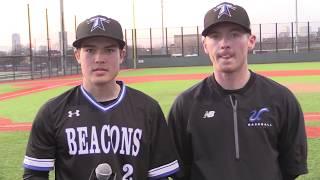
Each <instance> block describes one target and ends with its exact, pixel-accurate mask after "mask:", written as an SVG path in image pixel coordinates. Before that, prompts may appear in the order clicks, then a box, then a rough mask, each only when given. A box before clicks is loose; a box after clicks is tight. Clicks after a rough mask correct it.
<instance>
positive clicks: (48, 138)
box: [23, 15, 179, 180]
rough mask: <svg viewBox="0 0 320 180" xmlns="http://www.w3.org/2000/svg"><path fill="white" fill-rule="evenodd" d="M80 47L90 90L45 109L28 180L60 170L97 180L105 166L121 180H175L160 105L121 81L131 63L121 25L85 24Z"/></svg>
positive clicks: (59, 175)
mask: <svg viewBox="0 0 320 180" xmlns="http://www.w3.org/2000/svg"><path fill="white" fill-rule="evenodd" d="M73 46H74V47H75V48H76V49H75V57H76V59H77V61H78V63H79V64H80V65H81V69H82V76H83V77H82V79H83V81H82V84H81V85H79V86H76V87H74V88H72V89H70V90H68V91H66V92H65V93H63V94H61V95H59V96H57V97H55V98H53V99H51V100H50V101H48V102H47V103H46V104H45V105H43V107H42V108H41V109H40V110H39V112H38V114H37V116H36V118H35V120H34V123H33V126H32V130H31V134H30V137H29V142H28V145H27V150H26V155H25V158H24V162H23V164H24V168H25V171H24V175H23V178H24V179H28V180H29V179H30V180H40V179H41V180H42V179H48V172H49V171H50V170H53V169H54V170H55V178H56V179H58V180H65V179H69V180H88V179H95V176H96V172H95V171H101V169H98V168H97V167H98V166H99V165H101V164H108V165H110V167H111V169H112V175H113V177H115V179H117V180H120V179H121V180H125V179H128V180H129V179H139V180H140V179H164V178H165V179H167V178H166V177H168V176H170V175H172V174H174V173H175V172H176V171H178V169H179V164H178V162H177V157H176V153H175V152H176V151H175V149H174V145H173V142H172V138H171V136H170V133H169V129H168V126H167V124H166V121H165V118H164V115H163V112H162V110H161V108H160V106H159V104H158V102H156V101H155V100H154V99H152V98H151V97H149V96H147V95H145V94H144V93H142V92H140V91H137V90H134V89H132V88H130V87H127V86H126V85H125V84H124V83H123V82H122V81H119V80H116V77H117V75H118V72H119V70H120V64H121V62H122V61H123V59H124V56H125V50H124V46H125V42H124V41H123V33H122V28H121V25H120V24H119V22H117V21H116V20H114V19H111V18H108V17H105V16H100V15H98V16H94V17H91V18H89V19H87V20H85V21H83V22H82V23H81V24H79V26H78V28H77V32H76V40H75V41H74V42H73ZM100 167H107V166H100ZM96 168H97V169H96ZM108 171H109V170H108V169H106V170H104V169H102V171H101V172H102V173H103V172H108Z"/></svg>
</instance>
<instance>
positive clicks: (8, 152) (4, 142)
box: [0, 132, 54, 180]
mask: <svg viewBox="0 0 320 180" xmlns="http://www.w3.org/2000/svg"><path fill="white" fill-rule="evenodd" d="M28 138H29V132H0V145H1V146H0V160H1V163H0V169H1V171H0V179H1V180H12V179H22V173H23V167H22V163H23V158H24V155H25V150H26V144H27V142H28ZM51 176H53V174H52V173H51ZM50 179H52V180H53V179H54V177H52V178H50Z"/></svg>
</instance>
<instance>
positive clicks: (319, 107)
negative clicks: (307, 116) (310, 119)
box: [295, 92, 320, 112]
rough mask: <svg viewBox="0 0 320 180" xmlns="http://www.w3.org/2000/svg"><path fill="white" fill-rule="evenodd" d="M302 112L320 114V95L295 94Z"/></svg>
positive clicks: (316, 93) (317, 93)
mask: <svg viewBox="0 0 320 180" xmlns="http://www.w3.org/2000/svg"><path fill="white" fill-rule="evenodd" d="M295 95H296V97H297V99H298V101H299V102H300V105H301V107H302V110H303V111H304V112H320V93H319V92H314V93H296V94H295Z"/></svg>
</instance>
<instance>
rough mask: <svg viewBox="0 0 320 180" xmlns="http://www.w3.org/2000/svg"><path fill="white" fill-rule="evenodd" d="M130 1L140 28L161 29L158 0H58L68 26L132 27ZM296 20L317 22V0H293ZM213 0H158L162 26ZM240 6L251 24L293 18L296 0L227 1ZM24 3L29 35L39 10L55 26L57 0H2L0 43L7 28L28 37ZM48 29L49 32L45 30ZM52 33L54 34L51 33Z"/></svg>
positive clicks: (190, 17) (36, 30) (36, 31)
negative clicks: (106, 21) (100, 22)
mask: <svg viewBox="0 0 320 180" xmlns="http://www.w3.org/2000/svg"><path fill="white" fill-rule="evenodd" d="M133 1H134V2H135V3H134V4H135V25H136V28H137V29H139V28H140V29H141V28H149V27H152V28H161V0H64V14H65V24H66V25H65V26H66V30H67V31H74V16H76V17H77V22H78V23H79V22H80V21H82V20H84V19H86V18H88V17H91V16H94V15H97V14H101V15H105V16H108V17H111V18H114V19H117V20H119V21H120V23H121V24H122V26H123V28H127V29H131V28H132V27H133V19H134V18H133V11H132V10H133ZM297 1H298V19H299V22H307V21H310V22H319V23H320V13H319V7H320V1H319V0H297ZM221 2H224V1H217V0H163V11H164V13H163V20H164V26H165V27H181V26H184V27H191V26H197V25H199V26H202V25H203V17H204V14H205V13H206V12H207V11H208V10H209V9H211V8H212V7H214V6H215V5H217V4H219V3H221ZM228 2H231V3H234V4H237V5H240V6H242V7H244V8H245V9H246V10H247V12H248V14H249V17H250V19H251V23H252V24H259V23H262V24H265V23H275V22H278V23H287V22H295V21H296V18H295V2H296V0H267V1H266V0H229V1H228ZM27 4H29V7H30V15H31V28H32V32H33V33H32V34H33V36H34V37H37V38H38V39H46V38H45V37H46V23H45V9H46V8H47V9H48V17H49V28H50V31H58V30H59V28H60V21H59V16H60V0H8V1H6V3H2V4H1V7H0V13H1V14H0V15H1V16H0V19H1V23H2V27H1V30H0V31H1V32H0V33H1V34H0V40H1V41H0V46H3V45H4V44H7V43H8V42H9V43H11V35H12V33H19V34H22V41H27V39H28V34H27V33H28V24H27V20H28V17H27ZM49 33H51V32H49ZM55 34H57V33H55Z"/></svg>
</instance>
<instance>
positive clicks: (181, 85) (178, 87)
mask: <svg viewBox="0 0 320 180" xmlns="http://www.w3.org/2000/svg"><path fill="white" fill-rule="evenodd" d="M197 82H199V80H190V81H182V80H181V81H160V82H147V83H134V84H129V86H130V87H133V88H136V89H138V90H141V91H143V92H144V93H146V94H148V95H150V96H152V97H153V98H155V99H156V100H157V101H158V102H159V104H160V105H161V107H162V110H163V112H164V114H165V115H167V113H168V111H169V108H170V107H171V104H172V102H173V100H174V99H175V98H176V96H177V95H178V94H179V93H181V92H182V91H183V90H185V89H187V88H189V87H191V86H192V85H194V84H195V83H197Z"/></svg>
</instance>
